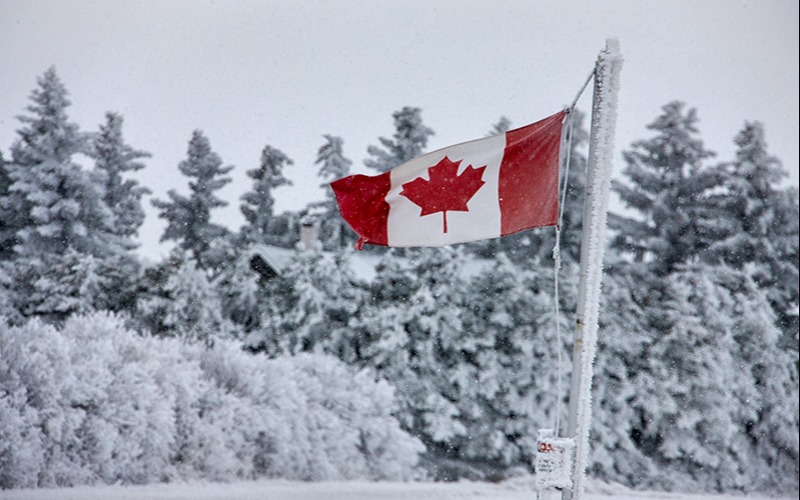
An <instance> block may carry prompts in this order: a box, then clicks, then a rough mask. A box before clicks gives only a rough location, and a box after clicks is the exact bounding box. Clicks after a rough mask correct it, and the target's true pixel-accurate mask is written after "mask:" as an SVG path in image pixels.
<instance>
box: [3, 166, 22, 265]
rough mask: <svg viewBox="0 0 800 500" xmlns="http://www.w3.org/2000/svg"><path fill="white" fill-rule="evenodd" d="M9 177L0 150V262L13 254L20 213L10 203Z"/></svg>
mask: <svg viewBox="0 0 800 500" xmlns="http://www.w3.org/2000/svg"><path fill="white" fill-rule="evenodd" d="M11 194H12V193H11V177H10V175H9V173H8V167H7V164H6V160H5V158H4V157H3V152H2V151H0V262H2V261H4V260H7V259H10V258H11V257H12V256H13V255H14V246H15V245H16V243H17V238H16V233H17V228H18V226H19V225H20V224H19V221H18V220H16V219H17V218H18V217H19V216H20V213H19V212H18V211H17V210H15V209H14V207H13V206H12V205H11V203H12V199H11V198H10V196H11Z"/></svg>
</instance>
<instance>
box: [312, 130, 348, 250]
mask: <svg viewBox="0 0 800 500" xmlns="http://www.w3.org/2000/svg"><path fill="white" fill-rule="evenodd" d="M324 137H325V141H326V142H325V144H323V145H322V146H321V147H320V148H319V150H318V151H317V160H316V161H315V163H316V164H317V165H319V172H318V175H319V177H321V178H322V180H323V181H324V182H323V183H322V185H321V186H320V187H322V188H323V189H324V190H325V200H324V201H322V202H319V203H318V204H316V206H318V207H320V208H322V210H321V213H320V214H319V215H318V216H317V224H318V226H319V241H320V242H321V243H322V247H323V248H324V249H326V250H339V249H342V248H345V247H347V246H350V245H352V244H353V243H354V242H355V241H356V239H357V235H356V233H355V232H354V231H353V230H352V229H351V228H350V226H349V225H348V224H347V222H345V221H344V219H342V217H341V215H339V208H338V206H337V204H336V197H335V196H334V194H333V190H332V189H331V188H330V186H329V184H330V183H331V182H333V181H335V180H336V179H341V178H342V177H346V176H348V175H350V166H351V165H352V164H353V162H352V161H350V160H349V159H348V158H346V157H345V156H344V151H343V149H342V145H343V142H344V141H342V138H341V137H335V136H331V135H325V136H324Z"/></svg>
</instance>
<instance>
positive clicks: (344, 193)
mask: <svg viewBox="0 0 800 500" xmlns="http://www.w3.org/2000/svg"><path fill="white" fill-rule="evenodd" d="M391 186H392V181H391V178H390V176H389V172H386V173H383V174H381V175H377V176H374V177H370V176H367V175H351V176H349V177H344V178H342V179H339V180H337V181H333V182H332V183H331V187H332V188H333V192H334V194H335V195H336V203H337V204H338V205H339V212H340V213H341V214H342V218H343V219H344V220H345V221H347V223H348V224H350V227H352V228H353V230H354V231H355V232H356V233H358V236H359V238H358V242H357V243H356V248H357V249H359V250H361V247H363V246H364V243H372V244H373V245H383V246H386V245H388V244H389V238H388V233H387V230H388V226H387V222H386V221H387V220H388V219H389V204H388V203H386V193H388V192H389V188H390V187H391Z"/></svg>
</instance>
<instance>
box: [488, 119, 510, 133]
mask: <svg viewBox="0 0 800 500" xmlns="http://www.w3.org/2000/svg"><path fill="white" fill-rule="evenodd" d="M509 130H511V120H509V119H508V117H506V116H501V117H500V118H499V119H498V120H497V122H496V123H495V124H494V125H492V128H491V129H490V130H489V132H488V133H487V134H486V135H487V136H493V135H499V134H504V133H506V132H508V131H509Z"/></svg>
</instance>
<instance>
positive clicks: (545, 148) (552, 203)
mask: <svg viewBox="0 0 800 500" xmlns="http://www.w3.org/2000/svg"><path fill="white" fill-rule="evenodd" d="M563 118H564V112H563V111H562V112H561V113H556V114H554V115H553V116H551V117H549V118H545V119H544V120H541V121H538V122H536V123H534V124H531V125H528V126H526V127H522V128H518V129H515V130H511V131H508V132H506V148H505V152H504V153H503V162H502V164H501V165H500V185H499V188H498V198H499V201H500V214H501V215H500V220H501V230H500V233H501V236H506V235H508V234H513V233H516V232H519V231H522V230H524V229H531V228H534V227H542V226H554V225H555V224H557V223H558V154H559V149H560V146H561V123H562V121H563Z"/></svg>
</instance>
